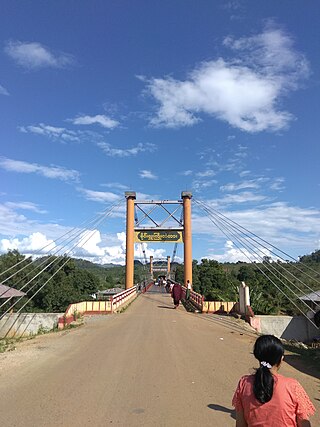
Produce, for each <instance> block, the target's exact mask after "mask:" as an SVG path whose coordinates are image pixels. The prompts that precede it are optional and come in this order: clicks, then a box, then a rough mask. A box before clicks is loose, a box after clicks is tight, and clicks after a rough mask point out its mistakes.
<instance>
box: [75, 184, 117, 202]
mask: <svg viewBox="0 0 320 427" xmlns="http://www.w3.org/2000/svg"><path fill="white" fill-rule="evenodd" d="M78 191H80V192H81V193H82V194H84V196H85V198H86V199H87V200H92V201H94V202H99V203H114V202H116V201H118V200H120V198H121V197H123V196H119V195H118V194H115V193H111V192H108V191H94V190H88V189H86V188H78Z"/></svg>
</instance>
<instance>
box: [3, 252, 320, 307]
mask: <svg viewBox="0 0 320 427" xmlns="http://www.w3.org/2000/svg"><path fill="white" fill-rule="evenodd" d="M270 266H272V270H273V272H274V273H273V275H272V277H271V279H272V281H273V283H271V281H270V277H269V276H270ZM10 267H12V268H11V270H10V276H11V275H12V276H13V277H12V278H10V279H9V280H7V281H6V282H5V285H7V286H10V287H13V288H15V289H21V290H22V291H24V292H26V294H27V295H26V296H25V297H23V298H22V299H21V300H20V301H19V302H18V303H17V304H16V305H15V307H14V311H17V310H18V309H19V308H20V307H21V306H22V305H23V304H24V303H25V302H26V301H27V299H29V298H30V297H32V296H33V295H34V294H35V293H36V292H37V293H36V295H35V296H34V298H32V299H31V300H30V302H29V303H28V304H27V305H26V307H25V308H24V310H23V311H24V312H63V311H65V309H66V308H67V307H68V305H69V304H71V303H73V302H78V301H83V300H90V299H92V294H94V293H95V292H96V291H98V290H104V289H108V288H114V287H117V288H124V284H125V268H124V266H119V265H106V266H101V265H98V264H94V263H91V262H89V261H85V260H81V259H68V258H66V257H50V258H49V257H47V258H38V259H37V260H34V261H33V260H32V259H31V258H26V257H25V256H24V255H22V254H20V253H19V252H18V251H16V250H13V251H9V252H8V253H6V254H3V255H1V256H0V273H2V272H4V271H6V270H7V269H9V268H10ZM22 267H24V268H23V270H21V268H22ZM172 269H173V270H175V279H176V280H177V281H180V282H183V273H184V272H183V265H181V264H173V265H172ZM42 270H43V271H42ZM41 271H42V272H41ZM134 271H135V276H134V281H135V283H140V282H142V281H143V280H146V279H147V277H148V271H149V265H143V264H142V263H141V262H139V261H135V270H134ZM40 272H41V274H39V276H37V278H36V279H35V280H32V281H31V282H30V280H31V279H32V278H33V277H35V276H36V275H37V274H38V273H40ZM15 273H17V274H15ZM283 276H285V277H287V278H288V280H289V281H291V282H293V283H295V284H296V285H297V286H299V288H300V289H301V290H302V291H303V292H305V293H310V290H309V289H308V288H307V287H306V286H305V285H307V286H309V287H310V288H311V289H315V290H317V289H320V286H319V285H318V283H319V282H320V251H316V252H314V253H312V254H311V255H304V256H302V257H300V262H299V263H295V262H273V261H272V260H271V259H269V258H267V257H265V259H264V260H263V262H262V263H260V264H258V263H251V264H250V263H244V262H240V261H238V262H237V263H223V264H222V263H219V262H218V261H215V260H208V259H202V260H201V261H200V262H198V261H193V288H194V290H195V291H196V292H199V293H201V294H202V295H204V297H205V299H207V300H218V301H219V300H221V301H226V300H228V301H237V299H238V287H239V284H240V282H242V281H244V282H246V284H247V285H249V287H250V297H251V306H252V308H253V310H254V312H255V313H256V314H288V315H293V314H297V313H298V312H299V310H298V309H297V307H295V306H294V305H293V304H292V303H291V302H290V301H289V300H288V299H287V298H286V296H285V295H284V294H283V293H282V292H281V291H280V290H279V289H278V288H280V289H284V290H285V293H286V294H289V292H288V291H287V289H286V288H285V287H284V285H283V283H282V281H283ZM4 277H8V276H7V275H3V276H1V279H2V280H4ZM28 282H30V283H29V284H28V285H27V286H26V283H28ZM302 282H303V283H304V284H305V285H304V284H301V283H302ZM288 283H289V282H288ZM275 285H277V286H278V288H277V286H275ZM289 286H290V287H292V285H291V284H290V285H289ZM289 295H290V294H289ZM2 301H3V300H2ZM295 303H296V305H297V306H298V307H300V306H301V304H300V302H299V300H297V299H295ZM301 307H302V306H301ZM4 308H6V306H4V307H3V308H2V309H1V308H0V313H1V310H2V312H3V310H4ZM302 308H303V307H302ZM303 309H304V310H305V307H304V308H303Z"/></svg>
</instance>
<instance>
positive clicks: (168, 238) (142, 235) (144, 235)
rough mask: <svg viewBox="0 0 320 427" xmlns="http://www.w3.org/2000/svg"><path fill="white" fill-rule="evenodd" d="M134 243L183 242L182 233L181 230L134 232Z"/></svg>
mask: <svg viewBox="0 0 320 427" xmlns="http://www.w3.org/2000/svg"><path fill="white" fill-rule="evenodd" d="M134 241H135V242H136V243H141V242H149V243H151V242H157V243H158V242H173V243H181V242H183V235H182V231H180V230H156V229H153V230H139V231H135V232H134Z"/></svg>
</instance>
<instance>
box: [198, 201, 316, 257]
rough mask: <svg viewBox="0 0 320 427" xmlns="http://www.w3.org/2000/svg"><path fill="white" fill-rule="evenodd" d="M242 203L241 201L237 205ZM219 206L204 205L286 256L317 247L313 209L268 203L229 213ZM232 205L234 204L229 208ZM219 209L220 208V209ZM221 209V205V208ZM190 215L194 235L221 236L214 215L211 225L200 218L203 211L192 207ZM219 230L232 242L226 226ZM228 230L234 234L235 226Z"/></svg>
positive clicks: (209, 221)
mask: <svg viewBox="0 0 320 427" xmlns="http://www.w3.org/2000/svg"><path fill="white" fill-rule="evenodd" d="M240 202H241V201H240ZM221 205H222V202H220V201H219V200H212V201H207V202H206V206H207V207H209V209H210V207H212V208H213V209H219V211H220V212H221V213H222V214H223V215H225V216H226V217H227V218H228V219H229V220H232V221H234V222H236V223H237V224H239V225H241V226H242V227H245V228H246V229H248V230H250V231H251V232H253V233H255V234H256V235H257V236H260V237H261V238H263V239H265V240H266V241H269V242H270V243H272V244H273V245H275V246H278V247H279V248H281V249H285V250H286V251H287V252H288V253H290V252H292V248H295V250H296V251H297V250H300V249H299V248H301V250H302V251H303V253H305V250H306V248H308V250H310V251H311V250H314V248H315V247H317V244H318V240H319V236H320V211H319V210H316V209H312V208H308V209H307V208H300V207H296V206H290V205H288V204H287V203H284V202H278V203H270V204H267V205H266V206H261V207H259V208H253V209H242V210H235V209H234V206H233V210H232V211H228V210H225V209H221ZM232 205H233V204H232ZM219 206H220V208H219ZM222 206H223V205H222ZM193 211H194V213H193V232H194V233H201V234H202V233H203V234H206V235H211V236H215V238H216V236H217V235H218V236H220V235H221V230H220V231H219V228H218V227H217V225H216V224H217V216H216V215H215V214H214V216H213V218H214V222H215V223H213V222H212V221H211V220H210V219H209V217H208V214H207V213H206V214H205V215H203V211H202V209H200V210H199V209H198V207H196V208H195V207H194V210H193ZM219 223H220V226H221V228H222V229H223V230H224V231H225V232H226V233H227V236H229V239H230V240H232V236H231V235H230V229H229V230H228V229H227V228H226V224H225V223H223V222H222V223H221V221H220V222H219ZM231 230H233V232H234V233H235V234H237V230H238V226H237V225H236V224H233V225H232V226H231Z"/></svg>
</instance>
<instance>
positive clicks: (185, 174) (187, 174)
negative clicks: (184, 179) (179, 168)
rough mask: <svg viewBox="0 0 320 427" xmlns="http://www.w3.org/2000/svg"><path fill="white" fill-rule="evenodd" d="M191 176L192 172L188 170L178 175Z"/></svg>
mask: <svg viewBox="0 0 320 427" xmlns="http://www.w3.org/2000/svg"><path fill="white" fill-rule="evenodd" d="M192 174H193V171H192V170H190V169H188V170H186V171H183V172H180V174H179V175H183V176H190V175H192Z"/></svg>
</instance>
